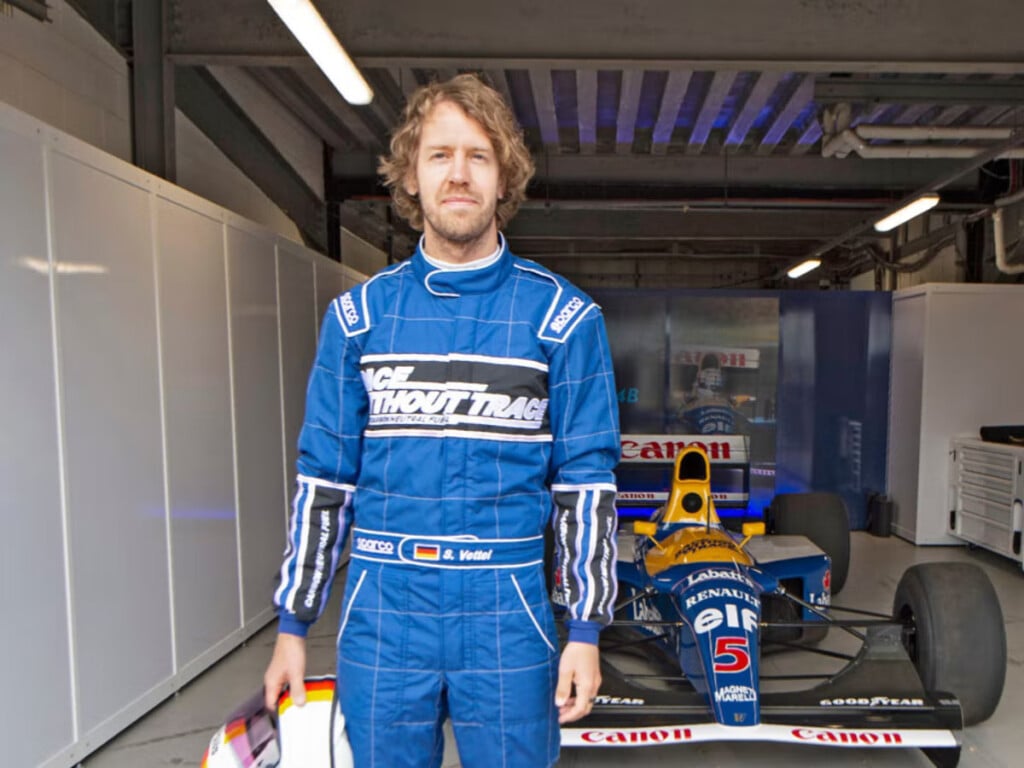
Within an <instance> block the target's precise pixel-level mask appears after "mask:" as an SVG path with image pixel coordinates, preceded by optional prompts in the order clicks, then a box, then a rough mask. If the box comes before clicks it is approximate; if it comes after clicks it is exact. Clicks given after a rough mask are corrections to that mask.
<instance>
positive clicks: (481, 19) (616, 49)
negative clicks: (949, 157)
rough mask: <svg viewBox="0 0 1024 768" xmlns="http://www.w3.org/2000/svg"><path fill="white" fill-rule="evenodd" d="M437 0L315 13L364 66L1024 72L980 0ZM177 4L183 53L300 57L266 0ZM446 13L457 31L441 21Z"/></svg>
mask: <svg viewBox="0 0 1024 768" xmlns="http://www.w3.org/2000/svg"><path fill="white" fill-rule="evenodd" d="M439 1H440V8H439V7H438V3H423V2H420V0H346V2H345V3H337V2H327V0H317V7H318V8H319V10H320V12H321V14H322V15H323V16H324V17H325V20H326V21H327V22H328V24H329V25H330V27H331V28H332V29H333V30H334V32H335V34H336V35H337V36H338V39H339V40H341V42H342V44H343V45H344V46H345V47H346V49H347V50H348V51H349V53H350V55H352V57H353V58H354V59H355V60H356V63H357V64H360V65H371V62H372V65H375V66H406V65H407V63H408V62H410V61H415V60H421V61H426V60H437V61H440V60H447V61H448V62H449V64H448V65H447V66H455V67H463V66H467V67H480V66H481V65H482V63H483V62H488V61H489V62H498V61H515V60H519V61H522V60H534V61H541V60H552V61H556V60H557V61H561V62H563V63H562V64H561V65H560V66H558V67H557V68H559V69H581V68H588V65H582V64H567V63H566V62H570V61H573V62H583V61H588V62H599V61H619V62H633V66H638V65H639V66H646V67H647V68H649V69H669V68H671V67H670V66H663V65H652V64H650V62H674V63H676V65H677V66H681V67H683V68H693V69H697V68H700V69H717V68H721V69H736V70H744V69H751V70H754V69H764V68H766V67H764V66H761V65H760V64H757V63H758V62H764V63H772V62H774V63H775V65H776V66H777V67H778V68H779V69H782V70H792V69H794V67H793V66H792V63H793V62H804V63H806V66H804V67H800V68H799V69H800V70H801V71H820V72H835V71H840V72H856V71H883V70H884V71H891V72H904V71H916V72H941V71H946V72H950V71H958V72H972V71H973V72H988V73H992V72H997V71H1004V72H1005V71H1010V72H1013V71H1020V68H1021V65H1022V63H1024V49H1022V47H1021V45H1020V24H1019V23H1017V22H1019V21H1020V19H1021V6H1020V3H1019V0H974V2H972V3H971V6H970V12H964V5H963V2H962V0H929V2H928V3H927V12H923V11H922V6H921V4H920V3H916V2H901V3H895V2H892V0H858V1H857V2H838V1H837V2H829V3H808V2H807V1H806V0H775V1H774V2H771V3H765V2H764V1H763V0H731V1H730V2H728V3H680V2H678V0H651V1H650V2H645V3H634V4H630V5H628V6H627V5H622V4H619V5H614V4H612V5H607V6H604V7H603V8H595V6H594V3H593V0H561V2H558V3H498V4H486V6H485V5H481V4H480V3H478V2H473V1H472V0H439ZM167 4H168V6H169V18H173V19H174V22H175V23H174V28H173V31H172V35H171V39H170V43H171V46H170V53H172V54H174V55H177V56H182V57H187V56H191V57H210V56H214V57H217V56H282V57H287V56H297V55H302V51H301V49H300V48H299V46H298V43H297V42H296V41H295V39H294V38H293V37H292V36H291V34H290V33H289V32H288V30H287V29H286V28H285V26H284V24H282V23H281V22H280V21H279V20H278V19H277V17H276V16H275V14H274V12H273V10H271V8H270V6H269V5H268V4H267V3H266V2H265V0H218V1H217V2H210V1H209V0H167ZM439 14H443V16H445V17H447V18H454V19H458V23H452V24H443V25H439V24H438V23H437V19H438V18H439ZM425 30H429V31H430V32H429V34H425ZM567 30H571V31H572V34H566V31H567ZM412 51H415V54H414V55H413V54H412V53H411V52H412ZM681 51H685V56H681V54H680V52H681ZM641 62H648V64H642V65H641V64H640V63H641ZM684 62H692V63H694V64H695V66H692V67H691V66H690V65H689V64H687V63H684ZM698 62H699V63H701V64H697V63H698ZM709 62H720V63H722V66H721V67H717V66H706V64H707V63H709ZM502 66H503V65H497V64H489V65H487V67H486V68H495V67H496V68H502ZM506 68H508V67H506ZM593 68H597V67H593ZM609 68H619V67H609Z"/></svg>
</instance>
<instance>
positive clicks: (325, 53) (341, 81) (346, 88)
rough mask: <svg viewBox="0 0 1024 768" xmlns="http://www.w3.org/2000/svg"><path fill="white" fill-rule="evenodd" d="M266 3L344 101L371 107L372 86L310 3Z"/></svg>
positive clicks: (302, 0)
mask: <svg viewBox="0 0 1024 768" xmlns="http://www.w3.org/2000/svg"><path fill="white" fill-rule="evenodd" d="M267 1H268V2H269V3H270V7H271V8H273V9H274V11H275V12H276V13H277V15H278V16H280V17H281V21H283V22H284V23H285V25H286V26H287V27H288V29H290V30H291V32H292V34H293V35H295V37H296V39H297V40H298V41H299V42H300V43H302V47H303V48H305V49H306V52H307V53H309V55H310V57H311V58H312V59H313V61H315V62H316V63H317V66H318V67H320V69H322V70H323V73H324V74H325V75H327V79H328V80H330V81H331V84H332V85H334V87H335V88H337V89H338V92H339V93H340V94H341V95H342V96H344V97H345V101H347V102H349V103H350V104H369V103H370V102H371V101H372V100H373V91H372V90H371V89H370V86H369V85H367V83H366V80H364V79H363V76H362V75H361V74H360V73H359V69H358V68H357V67H356V65H355V64H354V63H353V62H352V59H350V58H349V55H348V54H347V53H345V49H344V48H342V47H341V43H339V42H338V38H336V37H335V36H334V33H333V32H331V28H330V27H328V26H327V22H325V21H324V20H323V17H322V16H321V15H320V14H319V13H318V12H317V10H316V8H315V7H313V3H312V2H311V0H267Z"/></svg>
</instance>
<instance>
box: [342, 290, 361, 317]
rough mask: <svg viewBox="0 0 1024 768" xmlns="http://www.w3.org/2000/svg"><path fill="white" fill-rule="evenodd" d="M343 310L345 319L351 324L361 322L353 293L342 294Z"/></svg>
mask: <svg viewBox="0 0 1024 768" xmlns="http://www.w3.org/2000/svg"><path fill="white" fill-rule="evenodd" d="M341 311H342V312H344V313H345V319H346V320H347V321H348V323H349V325H355V324H356V323H358V322H359V312H357V311H356V303H355V302H354V301H352V294H350V293H345V294H342V297H341Z"/></svg>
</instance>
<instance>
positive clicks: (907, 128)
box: [853, 125, 1013, 141]
mask: <svg viewBox="0 0 1024 768" xmlns="http://www.w3.org/2000/svg"><path fill="white" fill-rule="evenodd" d="M853 130H854V131H855V132H856V133H857V135H858V136H860V137H861V138H862V139H892V140H896V141H961V140H965V139H977V140H980V141H1005V140H1006V139H1008V138H1010V134H1012V133H1013V128H1010V127H993V126H987V125H957V126H949V125H858V126H857V127H856V128H854V129H853Z"/></svg>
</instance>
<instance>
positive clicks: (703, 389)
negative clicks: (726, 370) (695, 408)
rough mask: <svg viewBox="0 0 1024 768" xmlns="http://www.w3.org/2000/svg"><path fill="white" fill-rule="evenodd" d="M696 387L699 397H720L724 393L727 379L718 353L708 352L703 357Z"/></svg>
mask: <svg viewBox="0 0 1024 768" xmlns="http://www.w3.org/2000/svg"><path fill="white" fill-rule="evenodd" d="M695 389H696V390H697V397H718V396H720V395H721V394H722V390H724V389H725V381H724V378H723V376H722V368H721V364H720V363H719V360H718V355H714V354H708V355H704V357H702V358H701V361H700V369H699V370H698V371H697V381H696V382H695Z"/></svg>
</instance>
